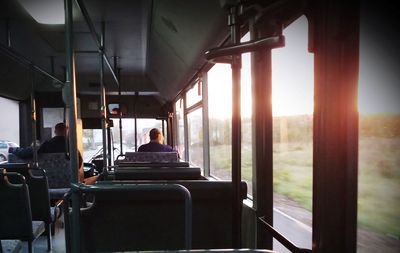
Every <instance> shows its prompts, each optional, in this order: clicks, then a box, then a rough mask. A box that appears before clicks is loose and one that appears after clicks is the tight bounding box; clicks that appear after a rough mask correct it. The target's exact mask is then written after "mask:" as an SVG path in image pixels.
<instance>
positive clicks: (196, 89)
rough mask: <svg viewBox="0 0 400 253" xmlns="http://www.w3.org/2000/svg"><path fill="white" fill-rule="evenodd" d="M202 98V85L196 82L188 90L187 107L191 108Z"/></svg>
mask: <svg viewBox="0 0 400 253" xmlns="http://www.w3.org/2000/svg"><path fill="white" fill-rule="evenodd" d="M201 99H202V95H201V85H200V84H199V83H196V84H195V85H194V86H193V87H192V88H191V89H190V90H188V91H187V92H186V107H187V108H189V107H191V106H193V105H195V104H196V103H198V102H200V101H201Z"/></svg>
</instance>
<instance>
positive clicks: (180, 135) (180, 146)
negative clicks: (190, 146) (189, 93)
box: [175, 99, 186, 160]
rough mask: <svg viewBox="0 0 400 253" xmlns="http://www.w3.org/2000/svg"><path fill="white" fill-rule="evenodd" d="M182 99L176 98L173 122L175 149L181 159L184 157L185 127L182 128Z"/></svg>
mask: <svg viewBox="0 0 400 253" xmlns="http://www.w3.org/2000/svg"><path fill="white" fill-rule="evenodd" d="M183 107H184V105H183V99H178V101H177V102H176V103H175V115H176V116H175V123H176V126H177V128H176V130H175V131H176V137H175V143H176V144H175V145H176V146H175V149H176V150H177V151H178V153H179V156H180V157H181V159H182V160H186V159H185V130H184V129H185V128H184V120H183V119H184V115H183Z"/></svg>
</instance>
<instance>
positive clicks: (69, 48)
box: [64, 0, 80, 252]
mask: <svg viewBox="0 0 400 253" xmlns="http://www.w3.org/2000/svg"><path fill="white" fill-rule="evenodd" d="M64 9H65V60H66V64H65V65H66V70H67V71H66V80H65V86H64V94H65V96H64V102H65V104H66V107H67V109H68V125H69V151H70V169H71V175H72V177H71V183H78V181H79V179H78V175H79V173H78V170H79V163H78V161H79V160H78V146H77V131H76V118H77V109H76V80H75V55H74V53H73V45H74V43H73V19H72V0H64ZM79 211H80V203H79V196H78V195H76V194H74V195H73V196H72V233H71V236H72V240H71V242H72V245H71V249H72V252H79V250H80V229H79Z"/></svg>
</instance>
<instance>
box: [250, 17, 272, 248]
mask: <svg viewBox="0 0 400 253" xmlns="http://www.w3.org/2000/svg"><path fill="white" fill-rule="evenodd" d="M269 30H270V29H268V27H266V24H264V23H262V22H259V23H258V24H254V21H251V22H250V36H251V39H252V40H253V39H258V38H260V37H265V36H268V35H270V34H265V32H266V31H269ZM271 30H272V29H271ZM251 69H252V75H251V76H252V98H253V124H252V125H253V131H252V135H253V136H252V138H253V150H254V152H253V165H254V166H253V207H254V208H255V209H256V213H257V217H264V220H265V221H267V222H268V224H270V225H271V226H272V225H273V162H272V161H273V160H272V159H273V157H272V155H273V146H272V145H273V142H272V137H273V133H272V122H273V121H272V103H271V100H272V63H271V50H270V49H264V50H259V51H256V52H254V53H252V55H251ZM256 226H257V229H256V245H257V248H258V249H272V243H273V240H272V236H271V234H270V233H268V232H266V231H265V227H264V224H261V223H260V222H259V221H257V225H256Z"/></svg>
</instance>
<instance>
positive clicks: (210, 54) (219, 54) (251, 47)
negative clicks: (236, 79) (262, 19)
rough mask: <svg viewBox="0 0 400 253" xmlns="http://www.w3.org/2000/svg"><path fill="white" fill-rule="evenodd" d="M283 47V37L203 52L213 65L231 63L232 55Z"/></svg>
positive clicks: (262, 39)
mask: <svg viewBox="0 0 400 253" xmlns="http://www.w3.org/2000/svg"><path fill="white" fill-rule="evenodd" d="M284 45H285V37H284V36H283V35H279V36H272V37H266V38H261V39H257V40H251V41H247V42H243V43H239V44H235V45H229V46H223V47H217V48H212V49H210V50H208V51H207V52H205V56H206V59H207V60H208V61H211V62H213V63H219V62H222V63H231V59H230V57H231V56H232V55H234V54H243V53H247V52H253V51H257V50H261V49H263V48H277V47H283V46H284Z"/></svg>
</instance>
